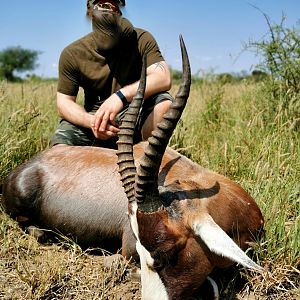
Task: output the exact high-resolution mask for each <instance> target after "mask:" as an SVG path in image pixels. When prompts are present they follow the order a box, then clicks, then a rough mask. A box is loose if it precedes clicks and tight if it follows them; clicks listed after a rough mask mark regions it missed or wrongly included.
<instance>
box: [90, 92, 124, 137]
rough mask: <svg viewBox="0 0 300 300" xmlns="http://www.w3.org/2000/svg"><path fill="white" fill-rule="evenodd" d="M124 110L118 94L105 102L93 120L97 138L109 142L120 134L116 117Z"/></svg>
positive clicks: (92, 124) (92, 125) (92, 126)
mask: <svg viewBox="0 0 300 300" xmlns="http://www.w3.org/2000/svg"><path fill="white" fill-rule="evenodd" d="M122 108H123V103H122V101H121V99H120V98H119V97H118V96H117V95H116V94H112V95H111V96H110V97H109V98H107V99H106V100H105V101H104V102H103V104H102V105H101V106H100V107H99V109H98V110H97V112H96V114H95V115H94V118H92V120H91V129H92V130H93V133H94V135H95V137H96V138H98V139H101V140H107V139H109V138H111V137H113V136H116V135H117V134H118V132H119V127H118V125H117V124H116V122H115V117H116V115H117V113H118V112H120V111H121V109H122Z"/></svg>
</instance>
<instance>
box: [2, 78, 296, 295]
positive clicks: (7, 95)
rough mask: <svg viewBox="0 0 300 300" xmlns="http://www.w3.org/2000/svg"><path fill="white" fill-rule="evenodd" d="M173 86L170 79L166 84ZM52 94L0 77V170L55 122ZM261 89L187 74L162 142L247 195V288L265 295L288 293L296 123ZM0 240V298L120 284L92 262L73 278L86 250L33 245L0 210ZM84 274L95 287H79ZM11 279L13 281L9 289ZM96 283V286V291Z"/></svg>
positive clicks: (48, 86) (37, 145) (29, 151)
mask: <svg viewBox="0 0 300 300" xmlns="http://www.w3.org/2000/svg"><path fill="white" fill-rule="evenodd" d="M176 90H177V87H174V88H173V90H172V93H173V94H174V93H175V91H176ZM55 97H56V83H55V82H50V83H49V82H48V83H43V82H40V83H30V82H28V83H23V84H22V83H15V84H8V83H6V82H2V83H1V84H0V113H1V119H0V155H1V161H0V179H3V178H4V177H5V176H6V175H7V174H8V172H9V171H10V170H11V169H13V168H14V167H15V166H17V165H19V164H20V163H22V162H23V161H25V160H26V159H28V158H30V157H31V156H33V155H34V153H36V152H39V151H41V150H43V149H45V148H46V147H47V146H48V143H49V139H50V137H51V135H52V133H53V132H54V130H55V127H56V125H57V122H58V117H57V114H56V109H55ZM270 97H272V95H270V94H269V93H268V89H266V86H265V83H263V82H261V83H253V82H252V83H250V82H247V81H243V82H239V83H236V84H221V83H219V82H205V81H204V82H202V83H201V84H200V83H197V82H195V83H194V84H193V86H192V89H191V95H190V98H189V103H188V104H187V107H186V109H185V111H184V114H183V117H182V120H181V122H180V123H179V125H178V127H177V128H176V131H175V133H174V135H173V137H172V139H171V142H170V145H171V146H172V147H173V148H175V149H178V151H180V152H182V153H183V154H185V155H186V156H188V157H189V158H191V159H192V160H193V161H195V162H197V163H199V164H200V165H202V166H204V167H206V168H209V169H212V170H214V171H216V172H219V173H221V174H223V175H225V176H228V177H229V178H231V179H233V180H235V181H237V182H239V183H240V184H241V185H242V186H243V187H244V188H245V189H246V190H247V191H248V192H249V193H250V194H251V195H252V196H253V197H254V198H255V199H256V201H257V203H258V205H259V206H260V208H261V209H262V212H263V215H264V217H265V230H266V232H265V236H264V237H263V239H262V241H261V242H260V243H259V244H258V245H257V246H256V247H254V256H255V259H256V260H257V261H258V262H259V263H260V264H261V265H263V266H264V267H266V268H267V269H268V271H269V272H268V273H267V275H266V274H265V275H260V276H254V279H252V280H251V278H252V276H249V277H248V279H249V283H248V284H249V287H251V289H255V290H256V291H257V293H262V294H264V295H268V297H269V298H268V299H281V298H282V299H283V298H286V299H297V298H296V297H298V296H296V293H297V288H298V289H299V277H300V276H299V275H300V259H299V257H300V217H299V211H300V185H299V179H300V164H299V158H300V140H299V130H297V126H295V123H294V122H293V121H291V120H290V118H289V115H287V114H286V111H285V110H280V109H277V110H274V109H273V107H270V102H269V99H270ZM0 242H1V251H0V269H1V271H0V273H2V274H6V275H5V276H6V278H7V279H9V282H8V284H6V283H7V282H5V280H4V279H1V275H0V298H1V296H2V295H4V296H3V299H18V296H15V297H12V298H9V297H8V296H7V295H8V294H9V293H12V291H13V294H12V295H19V299H54V298H51V297H54V296H53V295H58V296H57V299H96V298H97V297H98V298H101V299H117V298H114V297H115V296H109V295H112V294H111V293H113V292H109V289H111V288H112V286H115V285H116V284H117V283H118V284H120V278H124V277H122V276H123V275H120V276H119V275H118V276H117V275H108V273H107V272H108V271H105V270H103V268H102V269H101V268H100V267H99V266H95V265H93V267H92V268H90V269H89V270H88V271H86V272H89V273H84V274H82V276H83V277H85V276H86V280H87V281H84V282H81V281H80V280H81V279H80V278H82V277H81V276H80V274H79V273H80V270H81V268H85V267H86V266H87V265H86V264H87V260H89V258H88V257H89V256H88V255H87V254H85V253H83V252H80V251H79V253H78V252H76V251H78V249H77V248H76V249H77V250H76V251H75V250H73V248H71V250H68V251H67V252H66V251H65V250H64V249H65V247H63V248H61V247H60V246H58V247H57V248H56V247H53V248H51V250H49V249H48V248H43V247H42V246H39V245H38V244H36V243H35V242H33V241H32V239H30V238H29V237H27V236H24V235H22V233H21V232H20V231H19V229H18V227H17V226H16V225H15V224H14V222H12V221H11V220H9V219H8V218H7V217H6V216H4V215H3V214H2V215H1V218H0ZM69 249H70V248H69ZM74 251H75V252H76V253H74ZM95 259H96V258H95ZM43 260H45V261H44V262H43ZM89 263H91V261H89ZM99 264H101V263H100V262H99ZM95 268H98V269H96V270H95ZM88 274H90V275H88ZM251 275H253V274H251ZM89 276H90V277H89ZM116 276H117V277H116ZM245 276H246V277H247V274H246V275H245ZM112 278H115V279H112ZM116 278H117V279H116ZM96 279H97V280H96ZM74 280H75V281H74ZM89 280H90V284H91V285H92V286H94V287H95V289H97V291H98V293H96V292H95V293H94V294H93V292H92V290H89V289H88V286H89V284H88V281H89ZM94 280H96V281H94ZM96 282H97V283H96ZM4 283H5V284H4ZM20 284H21V286H22V288H18V285H20ZM1 289H3V291H2V290H1ZM99 290H102V291H105V292H103V293H104V294H103V293H102V294H101V295H102V296H101V295H100V294H99ZM9 291H10V292H9ZM118 291H119V292H120V290H118ZM1 293H2V294H1ZM68 293H69V294H68ZM114 293H116V289H115V290H114ZM71 294H72V295H73V298H72V297H71V296H70V295H71ZM20 295H22V296H20ZM67 295H69V296H67ZM114 295H115V294H114ZM131 295H132V294H131ZM272 295H273V296H272ZM5 297H6V298H5ZM132 297H133V296H132ZM272 297H273V298H272ZM124 299H125V298H124ZM132 299H133V298H132ZM230 299H234V298H230Z"/></svg>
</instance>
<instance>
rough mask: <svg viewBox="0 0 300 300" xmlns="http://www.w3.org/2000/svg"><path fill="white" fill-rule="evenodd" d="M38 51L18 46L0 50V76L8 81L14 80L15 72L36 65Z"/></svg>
mask: <svg viewBox="0 0 300 300" xmlns="http://www.w3.org/2000/svg"><path fill="white" fill-rule="evenodd" d="M39 54H40V52H39V51H35V50H29V49H23V48H21V47H20V46H17V47H8V48H6V49H4V50H2V51H1V52H0V77H3V78H5V79H7V80H8V81H14V80H16V75H15V74H14V73H15V72H24V71H31V70H34V69H35V68H36V67H37V64H36V61H37V59H38V56H39Z"/></svg>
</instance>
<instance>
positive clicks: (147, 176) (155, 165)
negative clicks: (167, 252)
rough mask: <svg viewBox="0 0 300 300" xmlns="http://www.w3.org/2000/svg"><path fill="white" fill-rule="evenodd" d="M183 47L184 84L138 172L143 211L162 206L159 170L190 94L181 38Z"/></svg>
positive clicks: (152, 137) (151, 142)
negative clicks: (158, 181) (159, 192)
mask: <svg viewBox="0 0 300 300" xmlns="http://www.w3.org/2000/svg"><path fill="white" fill-rule="evenodd" d="M180 48H181V55H182V68H183V80H182V83H181V85H180V87H179V90H178V92H177V95H176V97H175V99H174V101H173V103H172V105H171V107H170V109H169V110H168V111H167V112H166V113H165V115H164V116H163V119H162V120H161V122H160V123H159V124H158V125H157V128H156V129H155V130H154V131H153V132H152V135H151V137H149V139H148V145H147V147H146V149H145V153H144V155H143V157H142V159H141V161H140V165H139V167H138V169H137V178H136V185H135V194H136V199H137V202H138V204H139V208H140V210H141V211H143V212H153V211H156V210H157V209H158V208H159V207H160V206H161V205H162V204H161V202H160V200H159V194H158V183H157V180H158V172H159V167H160V164H161V161H162V157H163V155H164V152H165V150H166V147H167V145H168V143H169V140H170V137H171V136H172V133H173V131H174V129H175V127H176V125H177V122H178V121H179V119H180V117H181V114H182V112H183V110H184V108H185V105H186V102H187V99H188V97H189V93H190V85H191V69H190V63H189V59H188V54H187V51H186V47H185V44H184V41H183V38H182V36H181V35H180Z"/></svg>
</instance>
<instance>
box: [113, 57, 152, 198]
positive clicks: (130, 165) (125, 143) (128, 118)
mask: <svg viewBox="0 0 300 300" xmlns="http://www.w3.org/2000/svg"><path fill="white" fill-rule="evenodd" d="M146 65H147V64H146V55H144V56H143V66H142V72H141V79H140V84H139V87H138V90H137V93H136V95H135V97H134V98H133V99H132V102H131V103H130V105H129V108H128V110H127V111H126V113H125V115H124V117H123V119H122V123H121V125H120V131H119V133H118V138H119V139H118V141H117V145H118V151H117V156H118V162H117V163H118V165H119V174H120V176H121V182H122V185H123V187H124V190H125V193H126V196H127V199H128V202H129V203H131V202H133V201H135V192H134V188H135V187H134V182H135V176H136V168H135V164H134V157H133V134H134V128H135V125H136V121H137V118H138V115H139V111H140V107H141V105H142V102H143V100H144V94H145V88H146Z"/></svg>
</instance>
